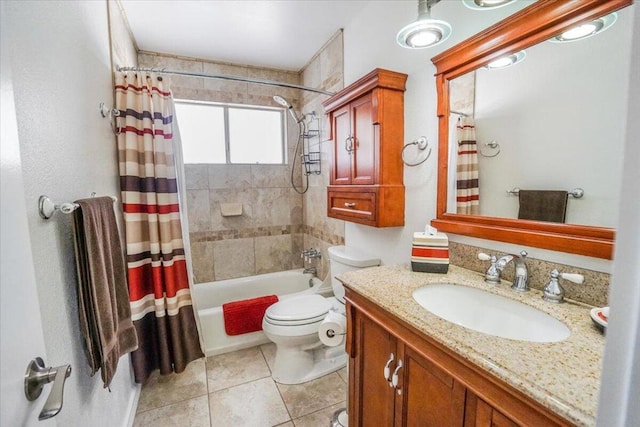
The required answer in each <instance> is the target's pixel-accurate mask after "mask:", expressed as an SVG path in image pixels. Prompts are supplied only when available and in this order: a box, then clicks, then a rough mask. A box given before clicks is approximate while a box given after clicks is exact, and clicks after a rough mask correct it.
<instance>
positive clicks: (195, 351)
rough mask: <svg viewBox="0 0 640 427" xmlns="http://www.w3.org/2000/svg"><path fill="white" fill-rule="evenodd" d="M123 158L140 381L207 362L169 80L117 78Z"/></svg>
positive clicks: (134, 75)
mask: <svg viewBox="0 0 640 427" xmlns="http://www.w3.org/2000/svg"><path fill="white" fill-rule="evenodd" d="M116 108H117V109H118V110H119V111H120V118H119V125H120V127H121V128H120V133H119V135H118V158H119V168H120V189H121V192H122V193H121V196H122V202H123V210H124V223H125V235H126V252H127V272H128V275H127V276H128V281H129V299H130V305H131V316H132V319H133V323H134V326H135V328H136V332H137V334H138V342H139V347H138V350H136V351H135V352H133V353H132V354H131V358H132V363H133V369H134V374H135V380H136V382H138V383H143V382H145V381H146V380H147V378H148V377H149V375H150V374H151V372H152V371H153V370H155V369H158V368H159V369H160V373H161V374H163V375H164V374H169V373H171V372H182V371H184V369H185V368H186V366H187V364H188V363H189V362H191V361H192V360H195V359H198V358H200V357H202V356H203V354H202V349H201V347H200V342H199V338H198V332H197V329H196V322H195V317H194V310H193V306H192V303H191V292H190V290H189V281H188V275H187V266H186V260H185V251H184V244H183V240H182V225H181V222H180V206H179V202H178V185H177V180H176V167H175V163H174V162H175V159H174V150H175V142H176V141H174V130H173V128H174V124H173V117H174V114H173V111H174V108H173V99H172V96H171V92H170V90H169V89H168V87H166V85H165V84H164V83H163V81H162V77H158V76H156V75H154V74H150V75H147V74H146V73H133V72H128V73H120V72H119V73H116Z"/></svg>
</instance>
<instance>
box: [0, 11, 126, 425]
mask: <svg viewBox="0 0 640 427" xmlns="http://www.w3.org/2000/svg"><path fill="white" fill-rule="evenodd" d="M5 6H6V7H5V8H4V12H5V15H6V16H3V17H2V18H3V19H2V25H3V26H5V25H7V27H8V28H7V34H8V37H10V42H9V46H10V57H11V65H12V76H13V85H14V94H15V104H16V115H17V120H18V137H19V140H20V152H21V156H22V162H23V171H24V184H25V201H26V204H27V207H28V221H29V229H30V236H31V246H32V248H33V250H32V257H33V259H32V262H33V265H34V267H35V272H36V281H37V284H38V294H39V299H40V303H41V315H42V319H43V325H42V327H43V332H44V336H45V346H46V352H47V358H48V360H47V362H48V363H50V364H52V365H54V366H55V365H60V364H63V363H71V365H72V367H73V373H72V374H71V377H70V378H69V379H68V380H67V382H66V386H65V390H64V394H65V396H64V406H63V409H62V411H61V413H60V414H59V415H58V416H57V417H56V421H57V424H58V425H65V426H83V425H84V426H89V425H90V426H116V425H126V424H127V423H128V422H129V415H130V411H131V410H134V411H135V408H134V407H133V406H134V402H135V396H137V394H136V391H137V390H138V389H139V388H138V387H137V386H136V385H134V383H133V379H132V373H131V370H130V363H129V356H124V357H123V358H122V359H121V360H120V364H119V366H118V372H117V374H116V376H115V378H114V380H113V382H112V385H111V393H110V392H109V391H108V390H107V389H103V384H102V381H101V379H100V375H99V374H98V375H96V376H95V377H89V376H88V374H87V371H88V368H87V362H86V358H85V355H84V349H83V344H82V341H81V338H80V332H79V327H78V312H77V302H76V292H75V287H76V274H75V261H74V255H73V237H72V227H71V224H72V218H71V216H69V215H63V214H57V215H56V216H54V217H53V218H52V219H50V220H48V221H44V220H42V219H40V218H39V216H38V213H37V200H38V196H40V195H41V194H46V195H48V196H50V197H51V198H52V199H53V200H54V201H57V202H65V201H73V200H76V199H80V198H85V197H88V196H89V195H90V194H91V192H94V191H95V192H96V193H97V194H99V195H114V196H119V185H118V170H117V161H116V145H115V139H114V137H113V135H112V134H111V131H110V128H109V123H108V122H107V121H106V120H105V119H102V117H101V116H100V114H99V111H98V105H99V103H100V102H103V101H104V102H105V103H106V104H107V105H111V104H112V102H113V87H112V80H111V63H110V54H109V36H108V28H107V23H108V20H107V3H106V1H73V2H53V1H48V2H6V4H5ZM3 30H5V28H3ZM4 34H5V33H4V31H3V36H4ZM34 356H35V355H34ZM25 363H26V362H25ZM42 404H44V400H42Z"/></svg>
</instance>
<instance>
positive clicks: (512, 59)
mask: <svg viewBox="0 0 640 427" xmlns="http://www.w3.org/2000/svg"><path fill="white" fill-rule="evenodd" d="M526 56H527V53H526V52H525V51H524V50H521V51H520V52H516V53H512V54H510V55H505V56H501V57H500V58H498V59H494V60H493V61H491V62H489V63H488V64H487V65H486V66H485V68H488V69H490V70H495V69H497V68H505V67H510V66H512V65H515V64H517V63H518V62H522V61H524V58H525V57H526Z"/></svg>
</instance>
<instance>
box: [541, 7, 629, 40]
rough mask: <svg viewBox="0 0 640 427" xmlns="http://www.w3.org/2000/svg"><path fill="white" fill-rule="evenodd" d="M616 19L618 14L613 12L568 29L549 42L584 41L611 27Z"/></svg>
mask: <svg viewBox="0 0 640 427" xmlns="http://www.w3.org/2000/svg"><path fill="white" fill-rule="evenodd" d="M616 19H618V14H616V13H615V12H613V13H610V14H609V15H605V16H603V17H600V18H598V19H594V20H593V21H590V22H587V23H585V24H581V25H578V26H575V27H572V28H569V29H568V30H566V31H564V32H563V33H562V34H559V35H557V36H555V37H553V38H551V39H549V41H550V42H554V43H566V42H573V41H576V40H584V39H586V38H588V37H591V36H595V35H596V34H598V33H601V32H603V31H604V30H606V29H607V28H609V27H611V26H612V25H613V24H614V23H615V22H616Z"/></svg>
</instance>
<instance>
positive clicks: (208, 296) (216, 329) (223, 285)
mask: <svg viewBox="0 0 640 427" xmlns="http://www.w3.org/2000/svg"><path fill="white" fill-rule="evenodd" d="M306 293H319V294H321V295H323V296H330V295H331V294H332V292H331V285H330V283H329V284H328V286H327V285H323V282H322V281H321V280H319V279H318V278H313V277H312V275H311V274H303V272H302V269H297V270H288V271H280V272H276V273H266V274H259V275H257V276H250V277H242V278H238V279H228V280H218V281H215V282H209V283H198V284H196V285H195V286H194V290H193V295H194V300H195V304H196V307H197V309H198V317H199V319H200V327H201V332H202V340H203V342H204V347H205V349H204V350H205V355H206V356H214V355H216V354H222V353H228V352H231V351H235V350H240V349H243V348H248V347H253V346H256V345H260V344H265V343H268V342H269V339H268V338H267V337H266V336H265V334H264V332H262V331H257V332H251V333H248V334H242V335H233V336H229V335H227V334H226V332H225V329H224V318H223V315H222V304H225V303H227V302H232V301H238V300H243V299H248V298H255V297H260V296H264V295H274V294H275V295H278V299H280V300H283V299H286V298H290V297H292V296H295V295H301V294H306Z"/></svg>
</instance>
